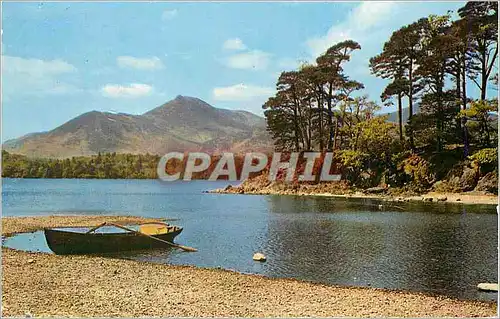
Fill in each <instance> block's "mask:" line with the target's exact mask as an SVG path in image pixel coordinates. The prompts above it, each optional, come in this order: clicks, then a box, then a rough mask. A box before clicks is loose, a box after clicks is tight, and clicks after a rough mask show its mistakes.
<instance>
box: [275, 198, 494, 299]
mask: <svg viewBox="0 0 500 319" xmlns="http://www.w3.org/2000/svg"><path fill="white" fill-rule="evenodd" d="M268 204H269V208H270V210H269V211H270V213H271V214H275V216H274V218H270V220H269V226H268V234H267V236H268V242H267V244H268V245H267V246H266V250H267V251H269V252H270V253H271V255H272V256H273V262H272V263H270V264H269V265H268V267H266V269H265V273H266V274H267V275H270V276H273V275H276V274H283V273H286V274H293V276H294V277H297V278H303V279H307V280H313V281H319V282H329V283H336V284H342V285H363V286H374V287H380V288H384V287H385V288H401V287H405V289H410V290H416V291H428V292H434V293H440V294H447V295H450V296H454V297H459V298H468V299H469V298H470V299H476V298H480V299H491V300H494V299H495V297H496V295H495V294H485V293H481V292H478V291H477V290H476V285H477V283H479V282H497V275H496V272H495V271H494V270H495V269H496V267H497V266H496V265H497V258H496V256H497V249H496V243H497V238H498V237H497V236H498V235H497V233H496V217H497V216H496V215H489V214H476V213H467V208H466V207H461V206H454V207H452V210H453V211H454V213H450V212H448V211H446V209H443V206H444V205H443V206H438V205H437V204H434V206H430V205H415V204H406V205H405V204H402V205H404V206H406V207H404V208H406V209H408V208H407V207H408V206H413V209H414V210H415V211H412V212H402V211H394V212H390V211H380V209H379V205H380V202H378V201H372V200H370V201H364V202H362V201H361V202H360V201H358V202H355V201H352V200H335V201H325V200H322V199H315V198H295V199H294V200H293V201H292V200H289V199H287V198H286V197H268ZM367 204H368V205H367ZM398 205H400V204H399V203H398ZM428 208H431V211H430V212H429V209H428ZM476 209H477V208H476ZM489 209H492V207H489ZM425 210H427V212H425ZM459 210H461V211H462V212H461V213H460V212H459ZM493 210H494V208H493ZM419 211H420V212H419ZM472 211H474V208H473V209H472ZM327 212H330V213H331V212H334V213H333V214H322V213H327ZM318 213H321V214H318ZM283 215H286V218H283ZM485 220H487V222H486V223H485ZM488 221H489V222H488ZM485 233H486V234H489V237H488V238H484V235H482V234H485ZM491 234H495V236H494V237H491Z"/></svg>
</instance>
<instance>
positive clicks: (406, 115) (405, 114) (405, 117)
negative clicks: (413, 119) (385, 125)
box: [381, 104, 420, 123]
mask: <svg viewBox="0 0 500 319" xmlns="http://www.w3.org/2000/svg"><path fill="white" fill-rule="evenodd" d="M418 112H420V107H419V106H418V104H415V105H414V106H413V114H417V113H418ZM381 115H389V118H388V119H387V121H388V122H393V123H398V111H394V112H390V113H383V114H381ZM409 116H410V114H409V110H408V108H407V107H404V108H403V116H402V117H403V123H406V122H408V118H409Z"/></svg>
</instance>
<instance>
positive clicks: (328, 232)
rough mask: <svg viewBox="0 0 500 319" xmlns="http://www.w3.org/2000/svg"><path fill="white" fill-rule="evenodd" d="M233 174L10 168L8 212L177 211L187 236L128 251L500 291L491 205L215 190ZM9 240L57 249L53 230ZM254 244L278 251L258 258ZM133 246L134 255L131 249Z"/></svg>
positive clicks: (315, 274) (416, 287)
mask: <svg viewBox="0 0 500 319" xmlns="http://www.w3.org/2000/svg"><path fill="white" fill-rule="evenodd" d="M226 184H227V182H207V181H192V182H172V183H164V182H160V181H157V180H71V179H66V180H54V179H50V180H49V179H38V180H37V179H3V185H2V186H3V189H2V198H3V201H2V212H3V215H4V216H39V215H54V214H61V215H67V214H78V215H79V214H93V215H101V214H108V215H109V214H116V215H137V216H145V217H162V218H175V219H177V220H176V221H172V222H171V223H172V224H176V225H180V226H183V227H184V231H183V232H182V234H181V235H180V236H178V237H177V238H176V242H178V243H181V244H184V245H188V246H192V247H196V248H198V250H199V251H198V252H196V253H186V252H182V251H178V250H163V251H155V252H153V253H140V254H134V255H128V256H124V257H125V258H132V259H139V260H148V261H153V262H158V263H169V264H190V265H197V266H203V267H222V268H226V269H232V270H236V271H239V272H244V273H257V274H262V275H266V276H270V277H291V278H298V279H305V280H310V281H315V282H322V283H328V284H337V285H355V286H371V287H380V288H395V289H404V290H411V291H424V292H431V293H438V294H443V295H447V296H452V297H456V298H461V299H477V300H495V299H496V298H497V294H496V293H484V292H479V291H477V289H476V285H477V284H478V283H479V282H498V278H497V269H498V261H497V254H498V251H497V241H498V234H497V224H498V222H497V214H496V209H495V206H491V205H479V206H469V205H457V204H447V203H434V204H433V203H412V204H408V203H395V204H387V203H383V204H384V207H383V209H382V210H381V209H379V207H378V206H379V204H380V202H378V201H375V200H357V199H333V198H315V197H295V196H256V195H222V194H206V193H203V191H204V190H209V189H214V188H220V187H224V186H225V185H226ZM4 245H6V246H9V247H14V248H18V249H25V250H31V251H43V252H49V249H48V247H47V245H46V243H45V238H44V237H43V233H42V232H36V233H32V234H27V235H21V236H15V237H12V238H8V239H6V240H4ZM254 252H262V253H264V254H265V255H266V256H267V262H266V263H259V262H254V261H253V260H252V255H253V253H254ZM122 257H123V256H122Z"/></svg>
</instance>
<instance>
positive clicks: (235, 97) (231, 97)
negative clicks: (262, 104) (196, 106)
mask: <svg viewBox="0 0 500 319" xmlns="http://www.w3.org/2000/svg"><path fill="white" fill-rule="evenodd" d="M274 93H275V90H274V89H273V88H269V87H261V86H255V85H246V84H243V83H240V84H235V85H232V86H226V87H216V88H214V89H213V91H212V95H213V97H214V99H215V100H217V101H251V100H254V99H256V98H263V97H264V98H266V97H269V96H271V95H273V94H274Z"/></svg>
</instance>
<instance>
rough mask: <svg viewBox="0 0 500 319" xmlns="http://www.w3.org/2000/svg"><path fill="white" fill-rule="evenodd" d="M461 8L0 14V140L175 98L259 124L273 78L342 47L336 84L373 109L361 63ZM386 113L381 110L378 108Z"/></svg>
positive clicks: (76, 9) (371, 87)
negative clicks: (404, 31) (415, 25)
mask: <svg viewBox="0 0 500 319" xmlns="http://www.w3.org/2000/svg"><path fill="white" fill-rule="evenodd" d="M463 5H464V2H371V1H370V2H327V3H305V2H287V3H279V2H274V3H242V2H233V3H227V2H225V3H216V2H205V3H187V2H178V3H176V2H168V3H167V2H152V3H148V2H135V3H128V2H121V3H119V2H102V3H95V2H88V3H73V2H51V3H44V2H36V3H35V2H31V3H22V2H19V3H11V2H7V3H5V2H3V5H2V141H5V140H8V139H11V138H16V137H19V136H22V135H24V134H27V133H31V132H41V131H47V130H51V129H53V128H55V127H57V126H59V125H61V124H63V123H65V122H66V121H68V120H70V119H71V118H73V117H75V116H78V115H80V114H82V113H85V112H88V111H92V110H98V111H110V112H123V113H131V114H142V113H144V112H146V111H148V110H150V109H152V108H154V107H157V106H159V105H161V104H163V103H165V102H167V101H169V100H171V99H173V98H175V97H176V96H177V95H186V96H194V97H198V98H200V99H202V100H204V101H206V102H208V103H210V104H211V105H213V106H215V107H220V108H227V109H241V110H247V111H250V112H253V113H256V114H259V115H262V114H263V113H262V104H263V103H264V102H265V101H266V100H267V98H268V97H270V96H272V95H273V94H274V91H275V84H276V80H277V77H278V76H279V74H280V73H281V72H282V71H285V70H293V69H295V68H297V67H298V66H299V65H300V63H302V62H313V61H314V60H315V58H316V57H318V56H319V55H320V54H321V53H323V52H324V51H325V50H326V49H327V48H328V47H330V46H331V45H333V44H335V43H337V42H340V41H343V40H346V39H352V40H355V41H357V42H359V43H360V45H361V50H360V51H357V52H355V53H354V54H353V57H352V60H351V61H350V62H349V63H348V64H347V66H346V68H345V70H346V73H347V75H348V76H349V77H350V78H352V79H354V80H357V81H360V82H362V83H364V84H365V87H366V89H365V90H364V91H363V94H367V95H368V96H369V97H370V98H371V99H373V100H375V101H380V98H379V97H380V93H381V92H382V90H383V88H384V87H385V85H386V84H387V82H386V81H385V80H382V79H378V78H376V77H374V76H372V75H371V74H370V71H369V68H368V59H369V58H370V57H372V56H374V55H376V54H378V53H380V51H381V49H382V47H383V44H384V42H385V41H387V40H388V38H389V37H390V35H391V34H392V32H393V31H395V30H397V29H399V28H400V27H402V26H403V25H407V24H410V23H412V22H414V21H416V20H418V19H419V18H421V17H425V16H428V15H429V14H445V13H446V12H447V11H448V10H454V11H456V9H458V8H460V7H462V6H463ZM387 111H392V109H387Z"/></svg>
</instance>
